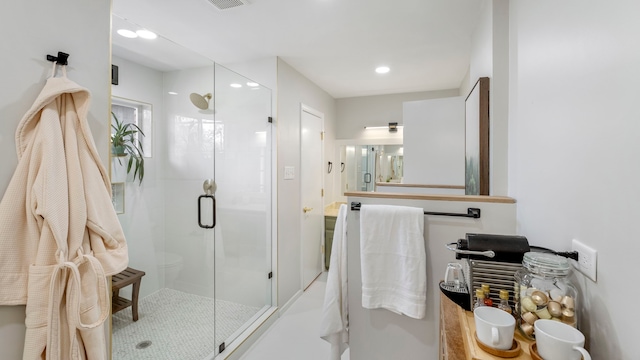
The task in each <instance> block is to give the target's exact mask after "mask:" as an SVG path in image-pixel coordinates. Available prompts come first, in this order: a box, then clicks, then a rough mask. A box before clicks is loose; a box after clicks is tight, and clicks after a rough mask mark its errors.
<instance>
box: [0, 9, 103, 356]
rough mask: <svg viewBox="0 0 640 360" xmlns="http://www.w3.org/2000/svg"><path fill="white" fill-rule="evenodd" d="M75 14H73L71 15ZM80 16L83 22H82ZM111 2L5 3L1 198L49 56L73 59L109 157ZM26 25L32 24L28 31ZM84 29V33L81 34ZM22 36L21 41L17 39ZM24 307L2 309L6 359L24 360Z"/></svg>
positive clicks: (1, 345)
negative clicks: (18, 132)
mask: <svg viewBox="0 0 640 360" xmlns="http://www.w3.org/2000/svg"><path fill="white" fill-rule="evenodd" d="M70 9H72V11H71V10H70ZM79 13H81V14H83V16H78V14H79ZM110 16H111V14H110V3H109V1H81V0H60V1H55V2H51V1H38V0H25V1H3V2H1V3H0V32H1V33H2V34H4V35H3V37H2V40H1V41H0V53H2V54H3V60H2V68H3V70H4V71H3V75H2V86H0V118H1V119H2V121H0V150H2V153H3V154H5V156H4V157H3V158H2V161H1V162H0V163H1V164H2V165H1V166H0V193H4V191H5V189H6V188H7V185H8V183H9V180H10V178H11V175H12V174H13V171H14V170H15V166H16V164H17V158H16V152H15V141H14V133H15V131H16V127H17V126H18V122H19V121H20V119H21V118H22V116H23V115H24V113H25V112H26V111H27V110H28V109H29V107H30V106H31V104H32V102H33V100H35V98H36V97H37V95H38V94H39V93H40V90H41V89H42V86H43V85H44V81H45V79H46V78H47V76H48V75H49V73H50V71H51V63H50V62H48V61H46V55H47V54H51V55H57V52H58V51H63V52H67V53H69V54H70V55H71V56H70V57H69V66H68V69H67V73H68V76H69V78H70V79H72V80H73V81H75V82H77V83H78V84H80V85H82V86H84V87H86V88H88V89H89V90H90V91H91V94H92V99H91V105H90V106H91V107H90V110H89V118H88V120H89V125H90V127H91V131H92V133H93V136H94V139H95V142H96V146H97V148H98V152H99V153H100V157H101V158H102V159H103V162H104V163H105V164H107V159H108V157H109V143H108V141H109V137H108V136H109V127H108V126H109V83H110V80H109V79H110V75H111V65H110V59H109V50H110V45H109V33H110ZM25 24H30V25H29V26H27V25H25ZM79 29H82V30H79ZM17 34H19V35H20V36H14V35H17ZM23 342H24V307H23V306H0V349H2V350H1V352H2V355H1V356H2V359H3V360H4V359H6V360H13V359H21V358H22V347H23Z"/></svg>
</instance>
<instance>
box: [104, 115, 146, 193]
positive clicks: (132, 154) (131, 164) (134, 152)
mask: <svg viewBox="0 0 640 360" xmlns="http://www.w3.org/2000/svg"><path fill="white" fill-rule="evenodd" d="M111 116H113V120H114V121H113V122H112V123H111V128H112V129H113V132H112V133H111V155H113V156H115V157H118V162H120V163H121V161H122V160H121V158H122V157H123V156H127V155H129V160H128V162H127V174H128V173H129V172H131V169H133V178H134V179H138V181H139V182H140V183H142V178H144V157H143V155H144V153H143V150H142V142H140V140H139V139H140V138H139V137H136V134H140V135H141V136H144V133H143V132H142V129H140V128H139V127H138V125H136V124H134V123H123V122H121V121H120V120H118V117H117V116H116V114H114V113H113V112H111Z"/></svg>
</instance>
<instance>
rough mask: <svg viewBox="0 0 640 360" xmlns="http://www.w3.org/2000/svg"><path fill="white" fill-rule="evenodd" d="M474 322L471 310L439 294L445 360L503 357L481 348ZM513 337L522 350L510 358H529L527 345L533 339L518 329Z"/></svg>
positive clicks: (519, 359)
mask: <svg viewBox="0 0 640 360" xmlns="http://www.w3.org/2000/svg"><path fill="white" fill-rule="evenodd" d="M475 332H476V324H475V320H474V318H473V312H471V311H465V310H464V309H463V308H461V307H460V306H458V305H457V304H455V303H454V302H453V301H451V300H449V298H447V297H446V296H444V294H442V293H441V294H440V338H441V344H440V354H441V359H447V360H500V359H504V358H503V357H498V356H495V355H491V354H489V353H487V352H486V351H484V350H482V348H480V346H479V345H478V344H477V343H476V340H475ZM514 339H515V340H516V341H517V342H518V343H519V344H520V348H521V349H522V352H521V353H520V355H519V356H517V357H513V358H511V359H516V360H531V359H533V358H532V357H531V355H530V353H529V346H530V345H531V343H533V341H531V340H529V339H526V338H524V337H523V336H522V335H521V334H520V332H519V331H516V332H515V335H514Z"/></svg>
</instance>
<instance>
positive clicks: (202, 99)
mask: <svg viewBox="0 0 640 360" xmlns="http://www.w3.org/2000/svg"><path fill="white" fill-rule="evenodd" d="M211 97H212V95H211V93H208V94H204V95H200V94H196V93H191V95H189V99H191V102H192V103H193V105H195V106H196V107H197V108H198V109H202V110H207V109H208V108H209V100H211Z"/></svg>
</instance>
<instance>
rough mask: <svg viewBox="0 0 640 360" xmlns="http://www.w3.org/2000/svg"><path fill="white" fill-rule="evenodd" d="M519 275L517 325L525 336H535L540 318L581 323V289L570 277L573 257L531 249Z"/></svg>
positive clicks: (515, 291) (517, 277) (516, 293)
mask: <svg viewBox="0 0 640 360" xmlns="http://www.w3.org/2000/svg"><path fill="white" fill-rule="evenodd" d="M522 266H523V268H522V269H520V270H518V271H517V272H516V273H515V275H514V278H515V282H514V292H513V293H514V296H515V299H514V300H515V303H516V306H515V315H516V320H517V325H518V327H519V328H520V331H521V332H522V334H523V335H524V336H525V337H528V338H534V337H535V334H534V327H533V324H534V323H535V322H536V320H538V319H553V320H558V321H562V322H564V323H566V324H569V325H571V326H573V327H577V325H578V319H577V314H578V312H577V311H576V309H577V307H576V306H577V297H578V290H577V289H576V288H575V286H573V284H571V282H570V281H569V279H568V276H569V274H570V273H571V264H570V263H569V259H567V258H564V257H562V256H558V255H555V254H551V253H542V252H528V253H525V254H524V257H523V259H522Z"/></svg>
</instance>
